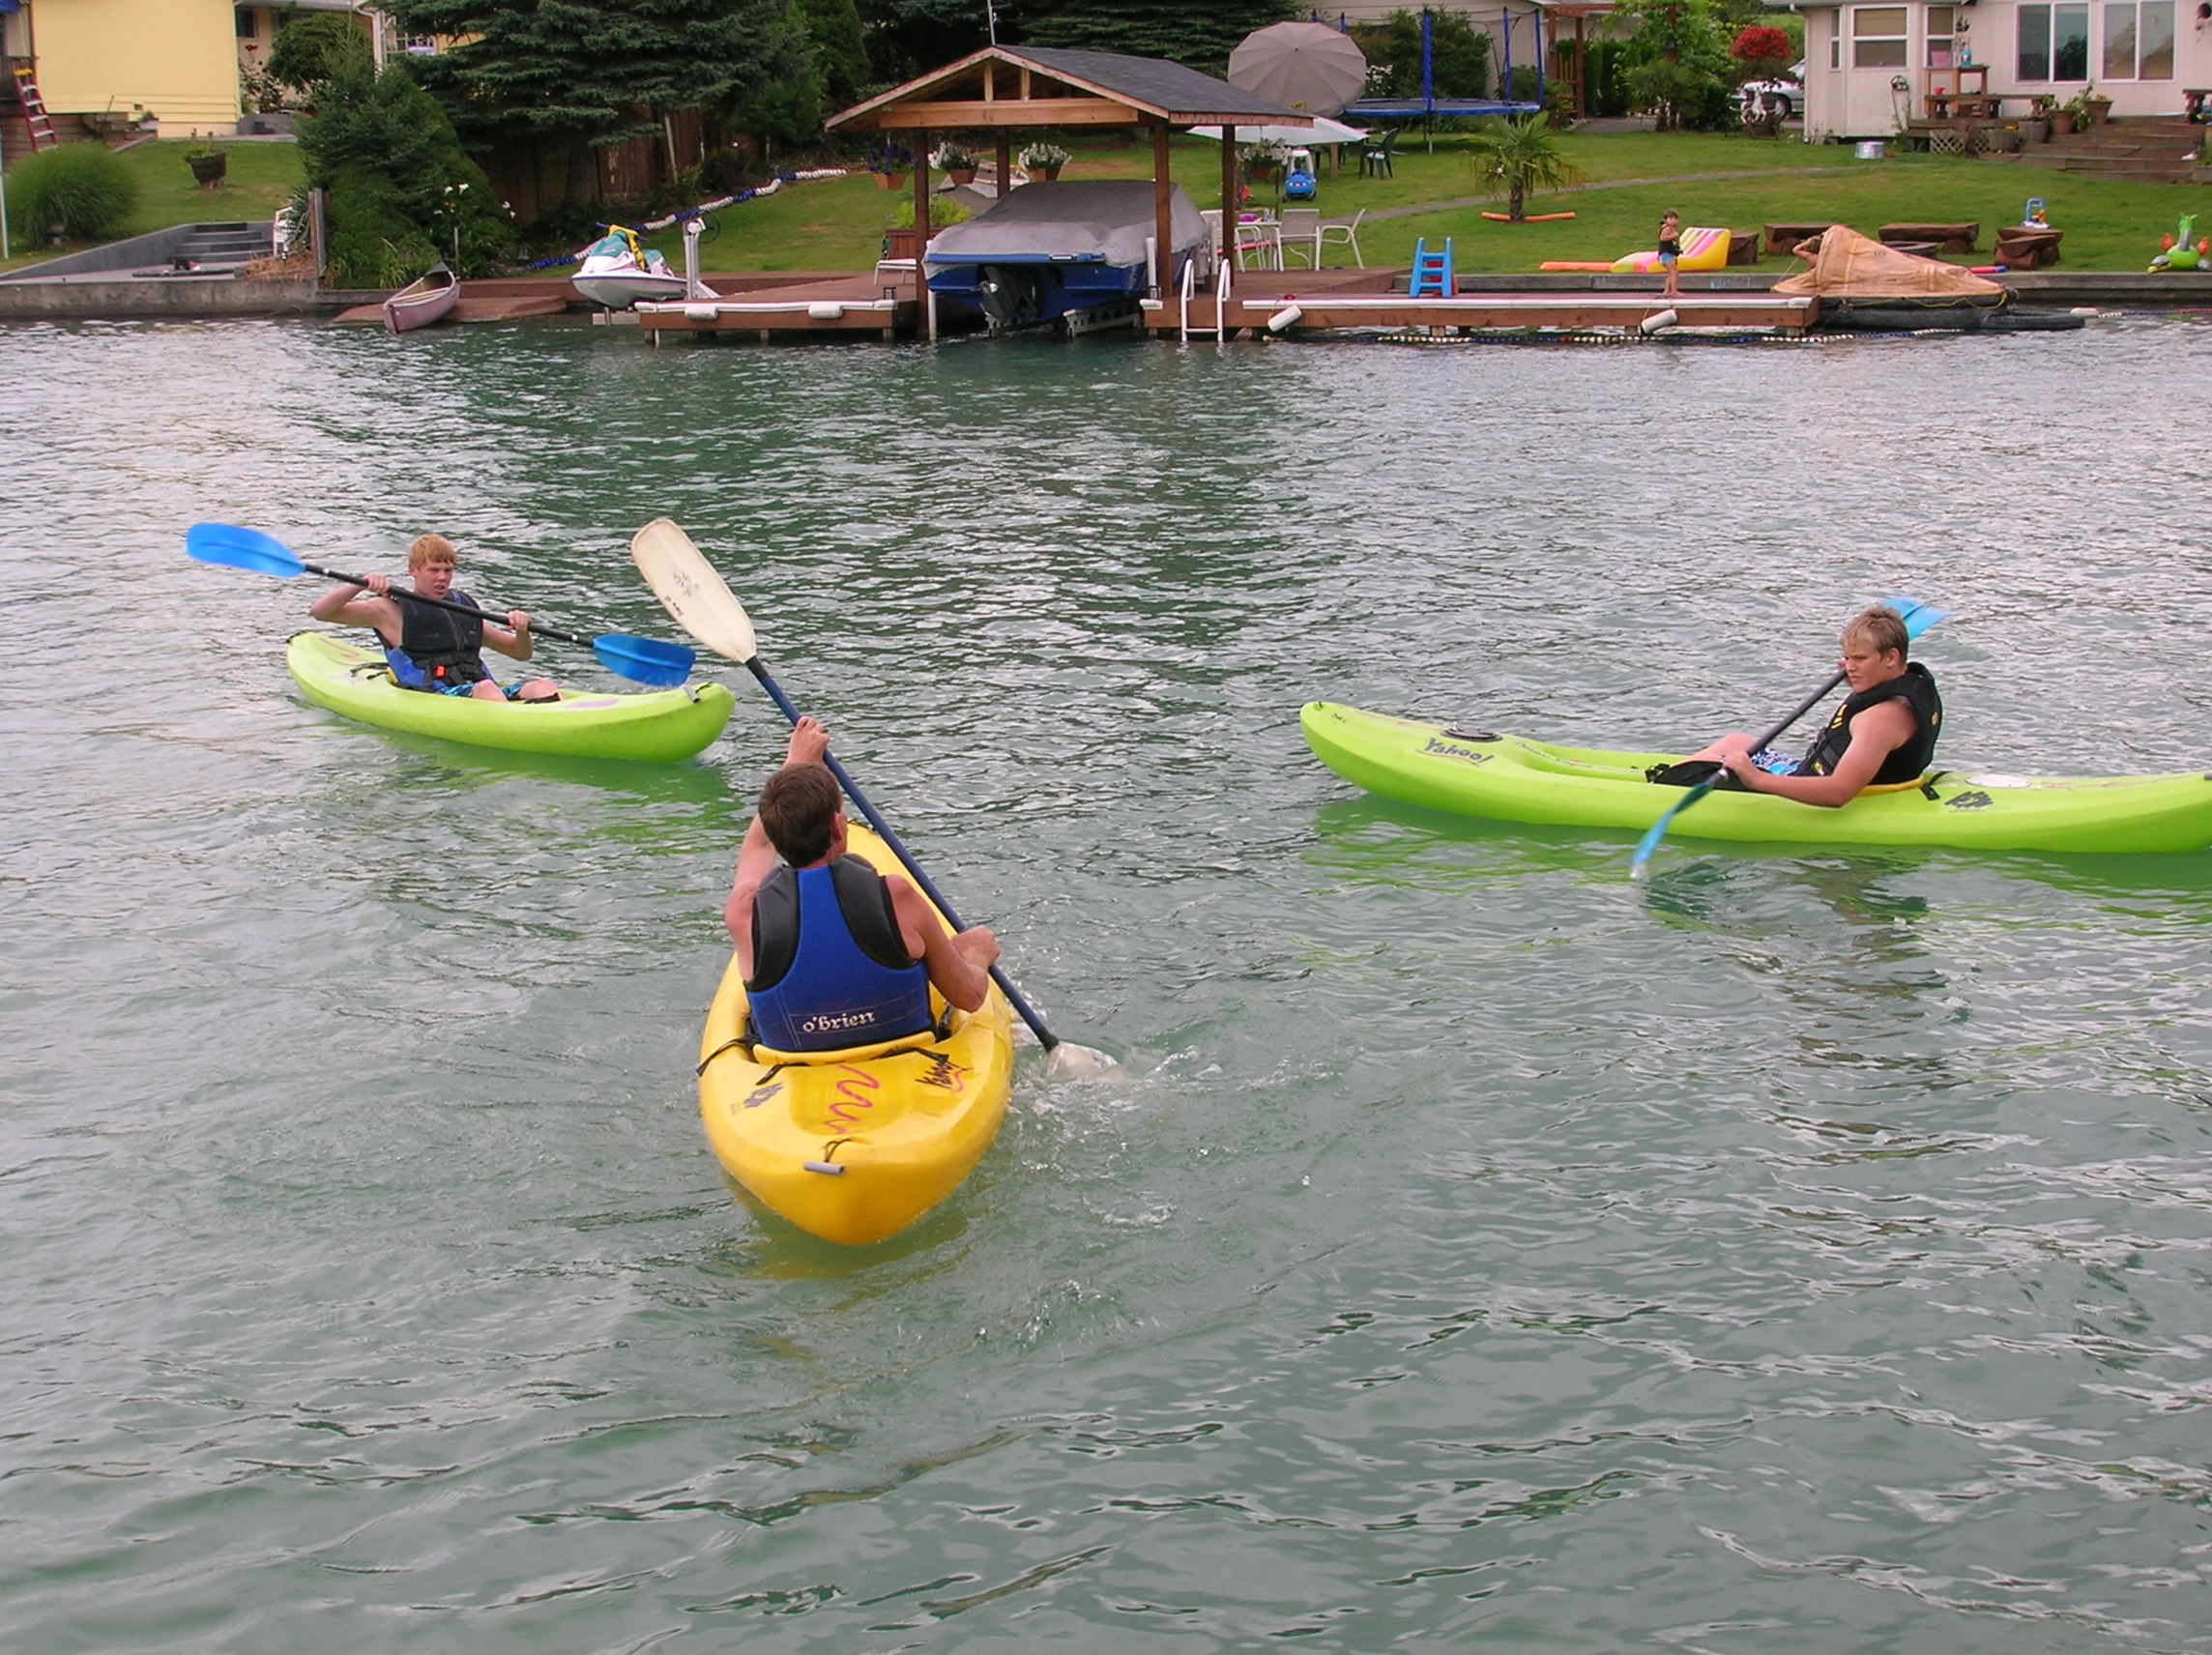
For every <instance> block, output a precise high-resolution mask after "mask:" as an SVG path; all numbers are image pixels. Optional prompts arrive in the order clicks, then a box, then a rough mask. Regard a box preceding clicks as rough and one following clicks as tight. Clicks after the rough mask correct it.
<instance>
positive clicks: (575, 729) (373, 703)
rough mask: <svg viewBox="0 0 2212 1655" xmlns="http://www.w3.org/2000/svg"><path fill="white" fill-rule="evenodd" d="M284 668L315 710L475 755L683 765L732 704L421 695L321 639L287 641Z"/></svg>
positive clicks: (687, 692) (335, 641)
mask: <svg viewBox="0 0 2212 1655" xmlns="http://www.w3.org/2000/svg"><path fill="white" fill-rule="evenodd" d="M284 664H285V665H286V666H287V667H289V668H290V669H291V671H292V677H293V679H294V681H295V682H298V684H299V686H300V691H301V693H302V694H303V695H305V696H306V698H307V699H308V700H309V701H311V702H313V703H314V704H315V705H316V706H317V707H327V708H329V709H330V710H331V711H333V712H342V713H343V714H345V716H346V717H348V718H358V719H360V720H361V721H362V722H363V723H364V724H378V725H382V726H383V727H384V728H385V729H387V730H409V731H412V732H414V733H415V734H416V735H418V736H442V737H444V738H445V739H446V740H449V741H466V742H468V743H469V744H470V745H471V746H475V747H506V748H509V749H510V750H512V751H515V752H524V753H568V754H573V755H575V756H577V757H579V758H590V759H687V758H689V757H690V756H691V755H692V754H693V753H696V752H698V751H699V750H700V749H701V748H702V747H704V746H706V745H707V743H708V742H710V741H712V740H713V739H714V738H715V737H716V736H719V735H720V734H721V733H722V726H723V725H725V724H727V723H728V722H729V721H730V710H731V708H732V707H733V706H734V705H735V698H734V697H733V696H732V695H731V694H730V692H729V690H728V688H727V687H726V686H724V685H722V684H718V683H694V684H686V685H684V687H683V688H681V689H662V690H655V691H654V692H653V693H651V694H648V695H564V696H563V697H562V698H561V699H560V700H559V701H556V702H551V703H547V704H545V705H543V706H538V707H525V706H522V705H521V704H520V703H516V702H506V701H478V700H476V699H474V698H473V697H468V696H457V695H428V694H425V693H423V692H422V691H421V690H414V689H401V688H400V687H399V685H398V684H397V683H395V682H393V678H392V669H391V668H390V667H389V666H387V665H386V664H385V660H384V652H383V651H382V650H368V649H364V648H362V647H361V646H360V645H358V644H349V643H347V642H346V641H345V640H344V639H342V638H335V637H333V636H331V634H330V633H328V632H300V633H296V634H295V635H294V636H293V638H292V641H291V643H290V644H289V645H288V646H286V648H285V651H284Z"/></svg>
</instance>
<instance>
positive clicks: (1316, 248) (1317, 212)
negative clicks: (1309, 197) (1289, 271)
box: [1282, 207, 1321, 270]
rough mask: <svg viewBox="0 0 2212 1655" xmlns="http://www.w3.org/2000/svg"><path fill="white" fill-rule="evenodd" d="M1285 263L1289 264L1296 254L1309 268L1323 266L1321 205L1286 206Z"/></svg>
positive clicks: (1284, 232) (1283, 234) (1284, 217)
mask: <svg viewBox="0 0 2212 1655" xmlns="http://www.w3.org/2000/svg"><path fill="white" fill-rule="evenodd" d="M1282 245H1283V263H1284V264H1285V265H1286V266H1287V265H1288V264H1289V263H1290V262H1291V258H1292V255H1294V254H1295V255H1296V256H1297V258H1298V259H1299V261H1300V262H1302V263H1303V264H1305V265H1306V266H1307V267H1308V268H1310V269H1313V270H1319V269H1320V268H1321V209H1320V208H1319V207H1286V208H1284V209H1283V230H1282Z"/></svg>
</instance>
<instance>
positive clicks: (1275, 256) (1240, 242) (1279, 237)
mask: <svg viewBox="0 0 2212 1655" xmlns="http://www.w3.org/2000/svg"><path fill="white" fill-rule="evenodd" d="M1282 268H1283V226H1282V225H1281V224H1279V223H1277V222H1276V221H1275V220H1274V219H1273V218H1239V219H1237V269H1238V270H1281V269H1282Z"/></svg>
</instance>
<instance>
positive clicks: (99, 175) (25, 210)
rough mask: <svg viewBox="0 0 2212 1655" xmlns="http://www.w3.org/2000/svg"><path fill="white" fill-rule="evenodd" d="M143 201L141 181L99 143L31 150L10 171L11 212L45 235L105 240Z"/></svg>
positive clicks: (37, 234) (116, 231)
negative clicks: (140, 201) (38, 151)
mask: <svg viewBox="0 0 2212 1655" xmlns="http://www.w3.org/2000/svg"><path fill="white" fill-rule="evenodd" d="M137 206H138V181H137V179H136V178H135V177H134V176H132V174H131V169H130V168H129V167H128V166H127V165H125V164H124V162H123V161H122V160H121V159H120V158H118V157H116V156H112V155H110V154H108V153H107V151H106V149H105V148H103V147H102V145H99V144H64V145H62V146H61V147H60V148H59V149H51V150H45V151H44V152H42V153H41V154H38V155H35V156H26V157H24V159H23V160H19V161H17V162H16V163H15V170H14V171H13V172H11V173H9V174H8V212H9V215H10V217H12V218H14V219H15V222H16V223H18V224H21V225H22V226H24V228H25V229H26V230H28V231H29V232H30V233H31V234H32V235H35V236H37V237H39V238H41V239H42V240H43V239H44V238H45V237H47V236H60V237H62V238H64V239H65V240H68V241H73V242H101V241H106V240H107V239H109V238H110V237H112V236H115V235H118V234H120V233H121V231H122V229H123V226H124V224H125V222H126V221H127V220H129V218H130V217H131V214H132V213H133V212H134V211H135V210H136V209H137Z"/></svg>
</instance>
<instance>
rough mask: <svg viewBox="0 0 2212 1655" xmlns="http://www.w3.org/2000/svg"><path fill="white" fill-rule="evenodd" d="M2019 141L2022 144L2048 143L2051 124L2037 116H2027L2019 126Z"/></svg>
mask: <svg viewBox="0 0 2212 1655" xmlns="http://www.w3.org/2000/svg"><path fill="white" fill-rule="evenodd" d="M2020 141H2021V142H2022V143H2023V144H2046V143H2049V142H2050V141H2051V123H2050V122H2049V121H2047V120H2044V119H2042V118H2040V117H2037V116H2032V115H2031V116H2029V117H2028V119H2026V120H2024V121H2023V122H2022V123H2021V124H2020Z"/></svg>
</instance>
